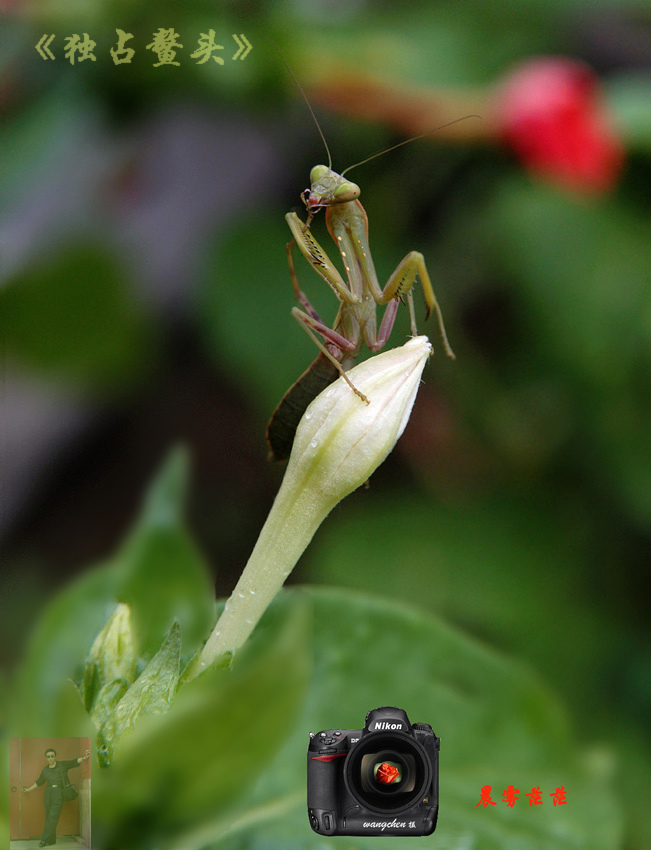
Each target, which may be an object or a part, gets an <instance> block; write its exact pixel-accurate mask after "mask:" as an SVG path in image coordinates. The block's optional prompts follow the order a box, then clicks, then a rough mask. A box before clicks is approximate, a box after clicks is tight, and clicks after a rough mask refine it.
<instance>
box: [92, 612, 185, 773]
mask: <svg viewBox="0 0 651 850" xmlns="http://www.w3.org/2000/svg"><path fill="white" fill-rule="evenodd" d="M180 661H181V630H180V629H179V625H178V623H174V624H173V625H172V628H171V629H170V632H169V634H168V636H167V638H166V639H165V641H164V642H163V645H162V646H161V648H160V649H159V650H158V652H157V653H156V655H154V657H153V658H152V660H151V661H150V662H149V664H148V665H147V666H146V667H145V669H144V670H143V671H142V673H141V674H140V676H139V677H138V678H137V679H136V681H135V682H134V683H133V685H131V687H130V688H129V689H128V691H127V692H126V693H125V694H124V696H123V697H122V698H121V699H120V701H119V702H118V704H117V705H116V706H115V708H114V709H113V711H111V712H110V713H109V715H108V717H107V718H106V720H105V721H104V723H103V724H102V727H101V729H100V735H99V737H98V739H99V741H100V746H101V747H103V748H104V749H105V750H106V761H107V762H108V763H109V764H110V763H111V762H112V761H113V758H114V755H115V752H116V750H117V749H118V748H119V746H120V744H121V742H122V740H123V738H124V736H125V735H126V734H127V733H128V732H130V731H132V730H133V728H134V726H135V723H136V720H137V719H138V717H140V716H141V715H148V714H164V713H165V712H166V711H169V709H170V707H171V705H172V702H173V700H174V696H175V694H176V689H177V686H178V682H179V673H180Z"/></svg>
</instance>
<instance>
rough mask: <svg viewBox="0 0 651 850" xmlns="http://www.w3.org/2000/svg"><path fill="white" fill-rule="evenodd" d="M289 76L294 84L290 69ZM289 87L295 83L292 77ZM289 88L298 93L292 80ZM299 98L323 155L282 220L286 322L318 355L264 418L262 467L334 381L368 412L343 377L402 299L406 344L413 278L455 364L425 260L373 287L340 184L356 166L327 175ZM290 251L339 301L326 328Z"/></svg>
mask: <svg viewBox="0 0 651 850" xmlns="http://www.w3.org/2000/svg"><path fill="white" fill-rule="evenodd" d="M288 67H289V66H288ZM289 70H290V73H292V76H294V74H293V72H292V71H291V68H290V69H289ZM294 79H295V80H296V77H294ZM296 83H297V85H298V86H299V88H300V89H301V91H302V92H303V89H302V87H301V86H300V84H299V83H298V80H296ZM303 96H304V97H305V100H306V102H307V105H308V108H309V110H310V112H311V113H312V117H313V118H314V121H315V123H316V125H317V128H318V130H319V133H320V134H321V138H322V140H323V143H324V145H325V147H326V151H327V153H328V165H315V166H314V168H312V170H311V172H310V187H309V188H308V189H305V190H304V191H303V192H302V193H301V199H302V201H303V203H304V204H305V207H306V210H307V220H306V221H302V220H301V219H300V218H299V216H298V215H297V214H296V213H294V212H289V213H287V215H286V216H285V220H286V221H287V224H288V225H289V228H290V230H291V233H292V239H291V240H290V241H289V242H288V244H287V262H288V265H289V272H290V276H291V279H292V284H293V287H294V295H295V296H296V299H297V301H298V302H299V304H300V306H297V307H293V308H292V315H293V316H294V318H295V319H296V320H297V321H298V323H299V324H300V326H301V327H302V328H303V329H304V330H305V331H306V333H307V334H308V335H309V336H310V338H311V339H312V340H313V341H314V343H315V344H316V346H317V348H318V349H319V351H320V354H319V355H318V357H317V358H316V360H314V362H313V363H312V364H311V366H310V367H309V368H308V369H307V370H306V371H305V372H304V373H303V374H302V375H301V377H300V378H299V379H298V380H297V381H296V383H294V384H293V386H292V387H290V389H289V390H288V391H287V392H286V393H285V395H284V396H283V398H282V399H281V401H280V403H279V404H278V406H277V407H276V409H275V411H274V412H273V414H272V417H271V419H270V421H269V424H268V426H267V442H268V444H269V448H270V453H269V459H270V460H285V459H286V458H287V457H289V454H290V452H291V447H292V442H293V440H294V434H295V432H296V428H297V426H298V423H299V421H300V419H301V417H302V416H303V413H304V412H305V409H306V407H307V406H308V404H309V403H310V401H312V399H314V398H315V397H316V396H317V395H318V394H319V393H320V392H321V391H322V390H324V389H325V388H326V387H327V386H328V385H329V384H331V383H332V382H333V381H335V380H336V379H337V377H339V375H341V376H342V377H343V378H344V380H345V381H347V382H348V384H349V385H350V388H351V391H352V392H354V393H355V394H356V395H358V396H359V398H360V400H361V402H363V403H365V404H369V399H368V398H366V396H365V395H364V394H363V393H361V392H360V391H359V390H358V389H357V388H356V387H355V386H354V385H353V384H352V382H351V381H350V379H349V378H348V376H347V375H346V371H347V370H348V369H350V368H351V366H353V365H354V363H355V360H356V358H357V357H358V355H359V354H360V352H361V350H362V347H363V345H364V344H366V346H367V348H368V349H369V351H371V352H373V353H376V352H378V351H380V349H382V348H383V346H384V345H385V344H386V342H387V340H388V338H389V336H390V334H391V330H392V328H393V325H394V322H395V319H396V314H397V311H398V305H399V303H400V302H401V301H402V302H404V300H405V299H406V301H407V305H408V308H409V317H410V322H411V333H412V335H413V336H417V335H418V331H417V328H416V315H415V310H414V299H413V288H414V284H415V281H416V278H417V277H418V278H419V280H420V283H421V287H422V290H423V294H424V296H425V303H426V307H427V315H426V319H427V318H429V315H430V314H431V312H432V309H433V310H434V311H435V313H436V317H437V320H438V326H439V332H440V335H441V339H442V342H443V347H444V349H445V353H446V354H447V355H448V357H450V358H452V359H454V356H455V355H454V352H453V351H452V348H451V347H450V344H449V342H448V338H447V334H446V331H445V325H444V323H443V316H442V314H441V309H440V307H439V304H438V301H437V300H436V296H435V294H434V289H433V287H432V282H431V280H430V276H429V273H428V271H427V267H426V265H425V259H424V257H423V255H422V254H421V253H420V252H418V251H410V252H409V253H408V254H407V255H406V256H405V257H404V258H403V259H402V260H401V261H400V262H399V263H398V265H397V267H396V269H395V271H394V272H393V274H392V275H391V276H390V277H389V280H388V281H387V283H386V285H385V286H384V288H382V287H381V286H380V284H379V282H378V278H377V274H376V272H375V267H374V265H373V259H372V257H371V250H370V247H369V241H368V217H367V215H366V211H365V210H364V207H363V206H362V204H361V203H360V201H359V196H360V193H361V190H360V187H359V186H358V185H357V184H356V183H353V182H352V181H350V180H347V179H346V178H345V176H344V175H345V173H346V171H350V169H351V168H353V167H356V166H350V168H347V169H345V171H343V172H342V173H341V174H338V173H337V172H336V171H333V169H332V160H331V157H330V150H329V148H328V144H327V142H326V140H325V137H324V135H323V132H322V130H321V127H320V126H319V122H318V121H317V119H316V116H315V115H314V112H313V111H312V107H311V106H310V103H309V101H308V100H307V97H306V95H305V92H303ZM466 117H470V116H466ZM458 120H463V119H458ZM452 123H454V122H452ZM422 135H427V134H422ZM418 138H421V136H416V137H414V138H413V139H407V140H406V141H404V142H400V143H399V144H398V145H394V146H393V147H392V148H388V149H387V150H386V151H381V152H380V153H378V154H375V155H374V156H372V157H369V158H368V159H366V160H363V162H360V163H356V165H363V164H364V163H366V162H368V161H369V160H370V159H375V158H376V157H377V156H381V155H382V154H384V153H387V152H388V151H390V150H394V149H395V148H396V147H400V146H401V145H404V144H407V143H408V142H411V141H415V139H418ZM323 208H325V211H326V225H327V228H328V231H329V233H330V235H331V236H332V238H333V240H334V242H335V244H336V246H337V248H338V249H339V254H340V256H341V259H342V261H343V265H344V269H345V272H346V280H344V278H343V277H342V275H341V274H340V273H339V271H338V270H337V268H336V267H335V266H334V264H333V263H332V261H331V260H330V258H329V257H328V255H327V254H326V252H325V251H324V250H323V248H322V247H321V246H320V245H319V243H318V242H317V241H316V239H315V238H314V236H313V235H312V232H311V231H310V224H311V223H312V219H313V218H314V215H315V214H316V213H317V212H318V211H319V210H320V209H323ZM295 245H296V246H298V248H299V250H300V252H301V254H302V255H303V256H304V257H305V259H306V260H307V262H308V263H309V264H310V266H311V267H312V268H313V269H314V271H315V272H316V273H317V274H318V275H320V276H321V277H322V278H323V280H325V282H326V283H327V284H328V286H330V288H331V289H332V290H333V292H334V293H335V295H336V297H337V299H338V300H339V311H338V313H337V316H336V318H335V321H334V324H333V326H332V328H330V327H329V326H328V325H327V324H326V323H325V322H324V321H323V319H321V317H320V316H319V315H318V313H317V312H316V310H315V309H314V307H313V306H312V305H311V304H310V302H309V300H308V298H307V296H306V295H305V293H304V292H303V290H302V289H301V287H300V285H299V282H298V277H297V275H296V270H295V267H294V259H293V249H294V246H295ZM382 306H383V307H384V308H385V309H384V313H383V315H382V319H381V321H380V326H379V328H378V326H377V308H378V307H382ZM319 337H320V338H319Z"/></svg>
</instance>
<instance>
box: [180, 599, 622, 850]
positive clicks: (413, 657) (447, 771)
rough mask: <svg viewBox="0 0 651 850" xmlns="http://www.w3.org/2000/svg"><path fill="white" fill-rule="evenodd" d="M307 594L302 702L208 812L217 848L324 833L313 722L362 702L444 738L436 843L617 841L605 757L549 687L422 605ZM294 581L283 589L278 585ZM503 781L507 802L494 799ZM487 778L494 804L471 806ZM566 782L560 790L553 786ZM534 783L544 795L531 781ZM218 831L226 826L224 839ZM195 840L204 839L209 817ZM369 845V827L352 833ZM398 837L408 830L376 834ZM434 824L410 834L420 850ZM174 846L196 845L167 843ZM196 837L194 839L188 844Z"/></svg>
mask: <svg viewBox="0 0 651 850" xmlns="http://www.w3.org/2000/svg"><path fill="white" fill-rule="evenodd" d="M308 593H309V597H310V598H311V600H312V602H313V605H314V621H313V622H314V632H313V646H314V672H313V676H312V681H311V685H310V690H309V695H308V698H307V701H306V703H305V705H304V708H303V712H302V713H301V716H300V717H299V718H298V720H297V721H296V722H294V725H293V731H292V734H291V736H290V738H289V739H288V740H287V742H286V744H285V746H284V747H283V749H282V751H281V752H280V754H279V755H278V757H277V758H276V759H275V761H274V762H272V763H270V764H269V765H268V768H267V770H266V771H265V774H264V777H263V779H262V780H261V781H260V783H259V785H258V787H257V790H256V793H255V795H254V797H253V799H252V800H251V802H250V803H249V805H248V807H247V809H246V811H244V812H242V813H241V814H240V817H239V818H238V819H236V820H233V819H230V820H229V822H228V823H226V822H224V821H222V822H221V823H218V822H215V824H214V830H213V832H212V835H211V839H212V841H214V842H216V843H215V846H216V847H219V848H229V850H230V848H232V850H235V848H241V847H246V848H247V850H276V848H283V850H298V848H301V850H308V848H311V847H314V848H317V847H318V848H322V847H324V846H325V845H324V839H323V838H322V837H319V836H318V835H316V833H313V832H312V830H311V829H310V826H309V823H308V819H307V811H306V806H305V796H304V794H305V754H306V750H307V745H308V740H309V739H308V732H309V731H313V732H318V731H319V730H321V729H331V728H333V727H335V726H338V727H342V728H348V729H355V728H357V729H359V728H361V726H362V725H363V723H364V717H365V715H366V712H367V711H369V709H372V708H376V707H378V706H381V705H397V706H400V707H402V708H404V709H406V711H407V713H408V715H409V717H410V720H411V721H412V722H419V721H422V722H426V723H430V724H431V725H432V726H433V728H434V731H435V732H436V734H437V735H439V736H440V738H441V756H440V759H441V761H440V813H439V822H438V827H437V831H436V836H435V842H436V844H437V846H441V847H472V848H473V850H498V848H499V850H521V848H523V847H526V848H527V850H570V848H571V850H579V849H580V850H614V848H616V847H618V845H619V829H620V828H619V816H618V812H617V808H616V805H615V803H614V799H613V793H612V790H611V789H610V787H609V783H608V780H607V779H606V778H605V777H604V775H603V774H604V771H603V770H602V767H601V765H603V764H604V762H605V763H606V764H607V762H608V759H607V758H606V759H604V758H601V759H597V758H594V759H593V760H592V761H590V760H589V759H586V758H584V757H583V754H582V753H581V752H580V751H579V750H578V748H577V746H576V744H575V743H574V742H573V741H572V738H571V736H570V734H569V730H568V727H567V722H566V717H565V714H564V712H563V710H562V709H561V707H560V705H559V703H558V701H557V699H556V698H555V697H554V695H553V694H551V693H550V692H549V690H548V689H547V688H546V687H545V686H544V685H543V684H542V683H541V682H540V681H539V680H538V679H537V678H536V676H535V675H533V673H532V672H531V671H529V670H528V669H527V668H525V667H523V666H521V665H520V664H518V663H516V662H514V661H512V660H510V659H508V658H504V657H502V656H500V655H499V654H497V653H496V652H494V651H491V650H490V649H488V648H485V647H483V646H482V645H480V644H479V643H477V642H476V641H473V640H470V639H468V638H467V637H465V636H464V635H463V634H461V633H460V632H458V631H455V630H454V629H451V628H450V627H449V626H447V625H445V624H443V623H441V622H440V621H438V620H436V619H434V618H432V617H429V616H425V615H423V614H421V613H420V612H418V611H417V610H414V609H411V608H408V607H406V606H403V605H398V604H395V603H393V602H389V601H384V600H374V599H369V598H368V597H366V596H363V595H361V594H355V593H352V592H350V591H346V592H342V591H338V590H332V589H318V590H317V589H310V590H309V591H308ZM285 595H289V594H285ZM510 784H513V785H515V787H516V788H518V789H519V790H520V796H519V800H518V802H517V803H516V805H515V807H514V808H508V807H507V806H506V804H505V803H504V802H502V791H503V790H504V789H506V787H507V786H508V785H510ZM484 785H491V786H492V797H493V799H494V800H495V801H496V803H497V805H496V806H494V807H493V806H491V807H490V808H489V809H484V808H483V807H480V808H478V807H477V803H478V802H479V797H480V793H481V788H482V786H484ZM561 785H562V786H564V787H565V789H566V791H567V795H568V803H567V805H564V806H558V807H554V806H553V805H552V802H551V798H550V797H549V794H551V793H552V792H553V791H554V790H555V789H556V788H557V787H560V786H561ZM534 786H540V788H541V791H542V792H543V800H544V803H543V805H542V806H537V807H535V808H530V807H529V805H528V800H527V798H526V796H525V794H526V793H528V792H529V791H531V789H532V787H534ZM220 839H221V840H220ZM203 840H204V841H205V842H206V843H208V836H207V831H206V830H204V832H203ZM344 844H345V846H346V848H351V850H352V848H367V847H368V848H370V847H375V846H376V845H377V839H375V838H349V839H347V840H346V841H345V842H344ZM382 844H383V847H385V848H387V850H393V848H396V850H398V849H399V850H404V847H405V846H406V845H405V841H404V838H391V837H389V836H385V837H384V838H383V842H382ZM431 845H432V840H431V839H430V838H423V839H417V838H414V839H411V840H410V841H409V847H410V848H412V847H413V848H415V850H419V848H423V850H424V848H426V847H430V846H431ZM170 846H171V847H173V848H174V850H181V848H182V847H184V848H185V847H189V846H193V845H190V844H187V843H185V844H184V843H181V842H179V843H174V844H171V845H170ZM194 846H202V845H199V844H197V845H194Z"/></svg>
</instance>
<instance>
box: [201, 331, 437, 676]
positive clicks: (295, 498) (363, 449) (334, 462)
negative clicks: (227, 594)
mask: <svg viewBox="0 0 651 850" xmlns="http://www.w3.org/2000/svg"><path fill="white" fill-rule="evenodd" d="M431 352H432V346H431V345H430V343H429V340H428V339H427V337H425V336H419V337H414V338H412V339H410V340H409V341H408V342H407V343H406V344H405V345H403V346H402V347H400V348H394V349H391V350H390V351H385V352H382V353H381V354H377V355H375V356H374V357H371V358H369V359H368V360H366V361H365V362H364V363H360V364H359V366H355V367H354V368H353V369H351V370H350V371H349V372H348V373H347V375H348V377H349V378H350V380H351V382H352V383H353V385H354V386H355V387H356V388H357V389H358V390H359V391H360V392H361V393H363V394H364V395H365V396H366V397H367V398H368V400H369V402H370V403H369V404H366V403H365V402H364V401H363V400H362V399H361V398H360V397H359V396H358V395H357V394H356V393H354V392H353V391H352V390H351V388H350V386H349V385H348V383H347V382H346V381H345V380H344V379H343V378H339V379H338V380H337V381H335V382H334V383H333V384H331V385H330V386H329V387H328V388H327V389H325V390H324V391H323V392H322V393H321V394H320V395H319V396H317V398H315V399H314V401H313V402H312V403H311V404H310V405H309V407H308V408H307V410H306V411H305V414H304V415H303V418H302V419H301V421H300V423H299V426H298V428H297V430H296V436H295V438H294V445H293V447H292V452H291V456H290V458H289V463H288V465H287V469H286V471H285V477H284V478H283V482H282V484H281V487H280V490H279V492H278V495H277V496H276V500H275V501H274V504H273V506H272V508H271V512H270V513H269V516H268V517H267V521H266V523H265V525H264V527H263V529H262V531H261V533H260V537H259V538H258V542H257V543H256V545H255V548H254V550H253V553H252V554H251V557H250V559H249V562H248V564H247V565H246V567H245V568H244V572H243V573H242V576H241V578H240V580H239V582H238V584H237V586H236V588H235V590H234V591H233V594H232V596H231V598H230V599H229V600H228V602H227V603H226V607H225V609H224V611H223V613H222V616H221V618H220V619H219V622H218V623H217V626H216V627H215V631H214V632H213V634H212V635H211V636H210V638H209V640H208V642H207V643H206V646H205V647H204V650H203V652H202V655H201V658H200V666H201V667H206V666H208V665H209V664H210V663H212V661H214V660H215V659H216V658H217V657H218V656H220V655H222V654H223V653H225V652H232V651H234V650H236V649H238V648H239V647H240V646H241V645H242V644H243V643H244V641H245V640H246V639H247V637H248V636H249V634H250V633H251V632H252V631H253V628H254V626H255V624H256V623H257V622H258V620H259V619H260V617H261V615H262V614H263V613H264V611H265V609H266V608H267V606H268V605H269V603H270V602H271V600H272V599H273V597H274V596H275V595H276V593H277V592H278V591H279V590H280V588H281V587H282V585H283V583H284V581H285V579H286V578H287V576H288V575H289V573H290V572H291V571H292V569H293V568H294V565H295V564H296V562H297V561H298V559H299V558H300V556H301V555H302V553H303V551H304V550H305V548H306V546H307V545H308V543H309V542H310V540H311V539H312V537H313V535H314V533H315V531H316V530H317V528H318V527H319V525H320V524H321V523H322V522H323V520H324V519H325V518H326V516H327V515H328V514H329V513H330V511H331V510H332V508H334V506H335V505H336V504H337V502H339V501H341V499H343V498H344V497H345V496H347V495H348V494H349V493H351V492H352V491H353V490H355V489H357V487H359V486H361V485H362V484H364V483H365V482H366V481H367V480H368V478H369V477H370V476H371V475H372V474H373V472H374V471H375V470H376V469H377V467H378V466H379V465H380V464H381V463H382V461H383V460H384V459H385V458H386V456H387V455H388V454H389V452H390V451H391V449H392V448H393V447H394V446H395V444H396V441H397V440H398V438H399V437H400V435H401V434H402V432H403V430H404V428H405V425H406V424H407V421H408V420H409V415H410V413H411V408H412V406H413V404H414V400H415V398H416V393H417V392H418V386H419V384H420V377H421V374H422V372H423V368H424V366H425V363H426V361H427V359H428V357H429V356H430V354H431Z"/></svg>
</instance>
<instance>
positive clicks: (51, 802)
mask: <svg viewBox="0 0 651 850" xmlns="http://www.w3.org/2000/svg"><path fill="white" fill-rule="evenodd" d="M10 792H11V834H10V845H9V846H10V850H21V848H23V849H24V850H31V848H32V847H49V846H52V845H55V844H56V845H58V846H59V847H74V848H77V850H83V848H88V849H89V848H90V846H91V845H90V738H88V737H80V738H57V737H50V738H12V739H11V759H10Z"/></svg>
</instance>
